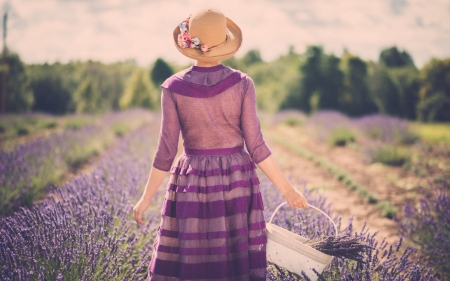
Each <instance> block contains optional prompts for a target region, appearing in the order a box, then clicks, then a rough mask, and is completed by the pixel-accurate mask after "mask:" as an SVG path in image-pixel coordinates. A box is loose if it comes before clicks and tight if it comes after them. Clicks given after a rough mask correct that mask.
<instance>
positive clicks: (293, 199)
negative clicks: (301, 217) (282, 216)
mask: <svg viewBox="0 0 450 281" xmlns="http://www.w3.org/2000/svg"><path fill="white" fill-rule="evenodd" d="M283 196H284V199H286V202H287V203H288V204H289V206H291V207H292V208H296V209H299V208H308V201H307V200H306V198H305V197H304V196H303V194H302V193H301V192H300V191H299V190H297V189H295V188H294V187H292V186H291V188H290V189H289V191H288V192H285V193H284V194H283Z"/></svg>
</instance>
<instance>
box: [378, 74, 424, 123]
mask: <svg viewBox="0 0 450 281" xmlns="http://www.w3.org/2000/svg"><path fill="white" fill-rule="evenodd" d="M387 71H388V73H389V75H390V77H391V79H392V81H393V82H394V83H395V86H396V87H397V92H398V95H399V102H400V105H399V108H398V109H397V112H398V113H393V115H397V116H399V117H403V118H407V119H410V120H413V119H416V117H417V115H416V108H417V104H418V102H419V90H420V78H419V71H418V70H417V69H416V68H415V67H414V66H405V67H396V68H390V69H388V70H387ZM371 82H373V81H371Z"/></svg>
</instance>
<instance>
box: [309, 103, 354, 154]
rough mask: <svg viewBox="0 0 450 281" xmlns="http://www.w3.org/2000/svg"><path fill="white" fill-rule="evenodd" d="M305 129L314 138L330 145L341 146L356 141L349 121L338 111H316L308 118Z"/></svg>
mask: <svg viewBox="0 0 450 281" xmlns="http://www.w3.org/2000/svg"><path fill="white" fill-rule="evenodd" d="M305 127H306V128H307V129H308V132H309V133H311V134H313V135H315V136H316V138H318V139H319V140H321V141H327V142H328V143H330V144H331V145H337V146H342V145H346V144H348V143H350V142H354V141H355V140H356V132H355V129H354V128H353V125H352V123H351V121H350V119H349V118H348V117H347V116H345V115H344V114H342V113H340V112H338V111H333V110H320V111H317V112H315V113H313V114H312V115H311V116H310V117H309V118H308V120H307V121H306V123H305Z"/></svg>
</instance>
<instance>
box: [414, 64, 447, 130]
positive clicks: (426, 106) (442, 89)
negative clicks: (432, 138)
mask: <svg viewBox="0 0 450 281" xmlns="http://www.w3.org/2000/svg"><path fill="white" fill-rule="evenodd" d="M420 78H421V81H422V84H421V87H420V92H419V96H420V102H419V105H418V107H417V115H418V118H419V120H421V121H428V122H431V121H449V120H450V110H448V109H449V108H450V58H447V59H443V60H439V59H436V58H433V59H431V60H430V61H429V62H428V63H427V64H425V66H424V67H423V68H422V70H421V71H420Z"/></svg>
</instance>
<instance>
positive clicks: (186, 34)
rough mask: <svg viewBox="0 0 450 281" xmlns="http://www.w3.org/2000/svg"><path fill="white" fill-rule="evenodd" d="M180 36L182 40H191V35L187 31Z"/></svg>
mask: <svg viewBox="0 0 450 281" xmlns="http://www.w3.org/2000/svg"><path fill="white" fill-rule="evenodd" d="M182 36H183V40H184V41H190V40H191V35H190V34H189V33H185V34H183V35H182Z"/></svg>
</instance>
